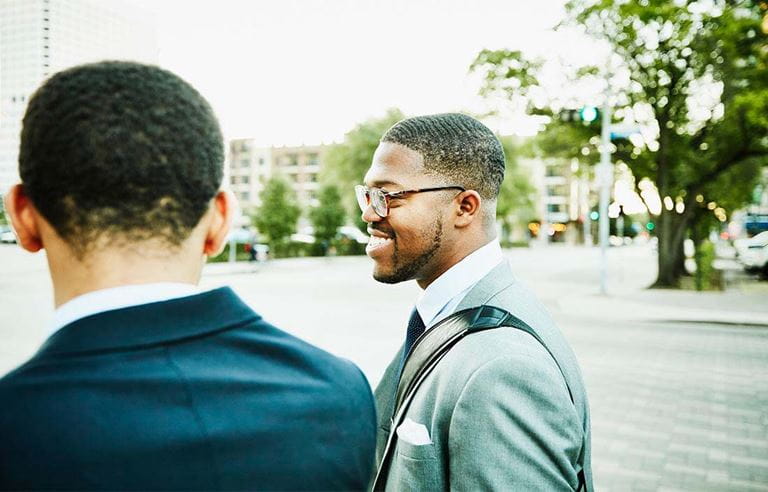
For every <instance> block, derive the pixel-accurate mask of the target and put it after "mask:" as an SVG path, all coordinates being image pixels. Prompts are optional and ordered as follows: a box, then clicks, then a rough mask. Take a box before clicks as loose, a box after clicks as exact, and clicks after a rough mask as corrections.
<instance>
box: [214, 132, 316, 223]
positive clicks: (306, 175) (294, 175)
mask: <svg viewBox="0 0 768 492" xmlns="http://www.w3.org/2000/svg"><path fill="white" fill-rule="evenodd" d="M327 148H328V146H326V145H301V146H286V147H258V146H256V145H255V143H254V141H253V140H252V139H236V140H232V141H231V142H230V145H229V155H228V159H227V162H228V165H227V171H228V172H227V174H228V179H229V184H230V187H231V189H232V191H233V192H234V193H235V196H237V198H238V200H239V201H240V206H241V207H242V208H243V209H244V210H248V209H252V208H255V207H258V206H259V205H261V201H260V199H259V194H260V193H261V191H262V190H263V189H264V184H265V183H266V182H267V181H268V180H269V179H270V178H271V177H272V176H273V175H275V174H279V175H281V176H282V177H283V178H284V179H285V180H286V181H287V182H288V183H289V184H290V185H291V187H292V188H293V191H294V192H295V193H296V197H297V200H298V202H299V203H300V204H302V205H304V206H307V207H311V206H314V205H316V204H317V190H318V188H319V183H318V176H319V174H320V169H321V167H322V162H323V156H324V155H325V152H326V150H327Z"/></svg>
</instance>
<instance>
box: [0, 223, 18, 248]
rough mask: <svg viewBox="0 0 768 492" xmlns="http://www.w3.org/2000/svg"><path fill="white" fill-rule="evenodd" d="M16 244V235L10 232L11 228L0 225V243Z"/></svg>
mask: <svg viewBox="0 0 768 492" xmlns="http://www.w3.org/2000/svg"><path fill="white" fill-rule="evenodd" d="M15 242H16V234H14V233H13V231H12V230H11V226H7V225H0V243H8V244H13V243H15Z"/></svg>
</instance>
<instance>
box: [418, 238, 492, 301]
mask: <svg viewBox="0 0 768 492" xmlns="http://www.w3.org/2000/svg"><path fill="white" fill-rule="evenodd" d="M494 239H496V234H495V233H494V234H487V235H483V236H482V237H480V238H478V239H470V240H467V241H464V242H460V243H458V244H455V245H454V247H453V251H452V252H450V253H449V254H447V255H446V257H445V260H444V261H443V262H442V268H440V269H438V270H437V271H435V272H434V274H433V275H431V276H430V277H429V278H423V279H417V280H416V283H417V284H419V287H421V289H422V290H425V289H426V288H427V287H429V285H430V284H431V283H432V282H434V281H435V280H437V279H438V278H440V276H441V275H442V274H444V273H445V272H447V271H448V270H450V269H451V268H452V267H453V266H454V265H456V264H458V263H459V262H461V261H462V260H463V259H464V258H466V257H467V256H469V255H471V254H472V253H474V252H475V251H477V250H478V249H480V248H482V247H483V246H485V245H486V244H488V243H490V242H491V241H493V240H494Z"/></svg>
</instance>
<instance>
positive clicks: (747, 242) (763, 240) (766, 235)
mask: <svg viewBox="0 0 768 492" xmlns="http://www.w3.org/2000/svg"><path fill="white" fill-rule="evenodd" d="M766 244H768V231H764V232H761V233H760V234H756V235H755V236H752V237H746V238H741V239H736V240H734V241H733V247H734V249H736V258H737V259H738V260H739V261H741V258H743V257H744V255H745V254H746V253H747V251H748V250H749V249H750V248H751V247H752V246H753V245H759V246H765V245H766Z"/></svg>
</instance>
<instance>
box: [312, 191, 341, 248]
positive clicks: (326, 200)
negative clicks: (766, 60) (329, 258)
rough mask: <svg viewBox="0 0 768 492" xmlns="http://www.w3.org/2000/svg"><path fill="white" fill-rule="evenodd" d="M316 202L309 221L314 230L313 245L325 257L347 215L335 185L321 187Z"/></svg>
mask: <svg viewBox="0 0 768 492" xmlns="http://www.w3.org/2000/svg"><path fill="white" fill-rule="evenodd" d="M318 201H319V203H318V205H317V207H314V208H312V209H311V210H310V212H309V219H310V221H312V226H313V227H314V228H315V243H316V244H319V245H320V252H321V253H322V254H323V255H325V254H326V253H327V252H328V248H329V246H330V244H331V241H333V239H334V238H335V237H336V231H337V230H338V228H339V227H341V226H343V225H344V221H345V220H346V216H347V214H346V211H345V210H344V206H343V205H342V204H341V195H340V194H339V189H338V188H337V187H336V186H335V185H331V184H327V185H324V186H323V187H321V188H320V191H319V197H318Z"/></svg>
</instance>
